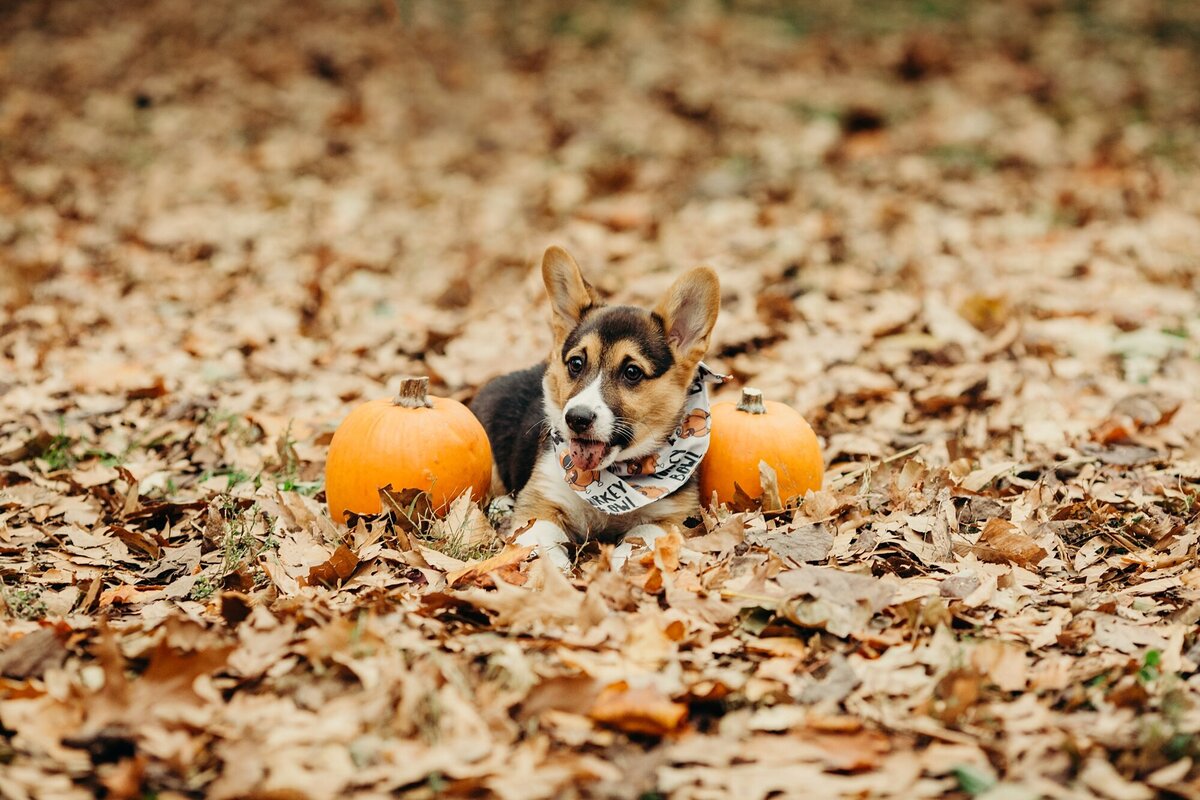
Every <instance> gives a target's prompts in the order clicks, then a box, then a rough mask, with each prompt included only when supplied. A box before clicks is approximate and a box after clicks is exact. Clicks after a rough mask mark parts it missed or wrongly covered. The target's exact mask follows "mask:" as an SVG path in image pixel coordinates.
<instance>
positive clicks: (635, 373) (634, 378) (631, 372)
mask: <svg viewBox="0 0 1200 800" xmlns="http://www.w3.org/2000/svg"><path fill="white" fill-rule="evenodd" d="M621 377H623V378H624V379H625V380H626V381H628V382H629V383H637V382H638V381H640V380H641V379H642V378H644V377H646V373H644V372H642V368H641V367H639V366H638V365H637V364H626V365H625V369H623V370H621Z"/></svg>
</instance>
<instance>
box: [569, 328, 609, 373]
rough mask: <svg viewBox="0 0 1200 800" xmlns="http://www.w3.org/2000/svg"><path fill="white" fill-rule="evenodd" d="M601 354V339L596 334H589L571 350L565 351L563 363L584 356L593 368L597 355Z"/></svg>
mask: <svg viewBox="0 0 1200 800" xmlns="http://www.w3.org/2000/svg"><path fill="white" fill-rule="evenodd" d="M601 352H603V351H602V349H601V346H600V337H599V336H598V335H596V334H595V333H587V334H584V335H583V337H582V338H580V340H579V341H578V342H575V345H574V346H573V347H572V348H571V349H569V350H567V349H565V348H564V349H563V361H566V360H567V359H569V358H570V357H571V356H574V355H582V356H583V357H584V360H585V361H586V362H587V364H588V366H591V365H592V364H593V363H595V361H596V357H597V354H599V353H601Z"/></svg>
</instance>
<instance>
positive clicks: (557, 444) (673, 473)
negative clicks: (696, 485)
mask: <svg viewBox="0 0 1200 800" xmlns="http://www.w3.org/2000/svg"><path fill="white" fill-rule="evenodd" d="M725 380H726V376H724V375H718V374H717V373H715V372H713V371H712V370H710V369H709V368H708V367H706V366H705V365H704V364H700V365H698V366H697V367H696V376H695V377H694V378H693V379H692V384H691V386H689V387H688V393H687V401H686V403H685V404H684V407H683V415H682V419H681V421H680V423H679V426H678V427H677V428H675V432H674V433H672V434H671V435H670V436H668V437H667V441H666V444H664V445H663V446H662V447H661V448H660V449H659V450H658V452H656V453H651V454H650V455H648V456H644V457H642V458H639V459H636V460H634V461H618V462H616V463H615V464H612V465H611V466H609V467H606V468H604V469H602V470H580V469H576V468H574V466H573V464H572V463H571V452H570V445H569V444H568V442H567V440H566V439H564V438H563V437H562V435H560V434H559V432H558V431H557V430H554V429H553V428H551V430H550V442H551V444H552V445H553V446H554V455H555V456H556V457H557V458H558V463H559V465H560V466H561V467H562V469H563V478H564V480H565V481H566V482H567V485H568V486H570V487H571V488H572V489H574V490H575V491H576V492H578V493H579V495H580V496H581V497H582V498H583V499H585V500H587V501H588V502H589V503H591V504H592V505H593V506H594V507H595V508H597V509H599V510H600V511H603V512H605V513H606V514H625V513H628V512H630V511H633V510H634V509H637V508H641V507H642V506H645V505H649V504H650V503H653V502H654V501H655V500H657V499H659V498H660V497H666V496H667V495H669V494H671V493H672V492H674V491H675V490H676V489H678V488H679V487H681V486H683V485H684V484H685V483H687V482H688V480H689V479H691V477H692V473H693V472H695V471H696V467H697V466H698V465H699V464H700V461H701V459H703V458H704V454H705V453H707V452H708V438H709V424H708V422H709V412H708V385H709V384H710V383H711V384H713V385H719V384H721V383H724V382H725Z"/></svg>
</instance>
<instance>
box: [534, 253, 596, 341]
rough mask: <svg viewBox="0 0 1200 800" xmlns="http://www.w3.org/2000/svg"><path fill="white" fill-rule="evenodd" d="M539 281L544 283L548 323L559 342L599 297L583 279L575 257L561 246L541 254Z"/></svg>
mask: <svg viewBox="0 0 1200 800" xmlns="http://www.w3.org/2000/svg"><path fill="white" fill-rule="evenodd" d="M542 281H544V282H545V284H546V294H547V295H548V296H549V297H550V308H551V310H552V311H553V314H552V315H551V319H550V324H551V326H552V327H553V328H554V336H555V338H556V339H558V340H559V341H561V340H563V339H565V338H567V335H568V334H569V333H570V332H571V331H572V330H574V329H575V326H576V325H578V324H579V320H580V319H582V318H583V315H584V313H585V312H587V310H588V309H589V308H591V307H592V306H595V305H599V303H600V297H599V295H597V294H596V290H595V289H593V288H592V287H591V285H590V284H588V282H587V281H585V280H584V279H583V273H582V272H580V271H579V265H578V264H576V263H575V259H573V258H571V256H570V254H569V253H567V251H566V250H563V249H562V248H561V247H549V248H547V249H546V255H544V256H542Z"/></svg>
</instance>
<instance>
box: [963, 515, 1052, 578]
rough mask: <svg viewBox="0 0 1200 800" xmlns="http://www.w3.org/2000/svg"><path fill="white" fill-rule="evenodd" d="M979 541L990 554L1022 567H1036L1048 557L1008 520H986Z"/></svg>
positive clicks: (1041, 548)
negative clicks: (986, 547)
mask: <svg viewBox="0 0 1200 800" xmlns="http://www.w3.org/2000/svg"><path fill="white" fill-rule="evenodd" d="M980 541H982V542H985V543H986V544H987V545H988V547H989V548H990V550H991V551H992V552H995V553H998V554H999V555H1000V556H1001V557H1003V558H1005V559H1007V560H1008V561H1011V562H1012V563H1014V564H1020V565H1021V566H1023V567H1034V566H1037V564H1038V563H1039V562H1040V561H1041V560H1042V559H1043V558H1045V557H1046V556H1047V555H1048V553H1047V552H1046V550H1045V548H1043V547H1042V546H1041V545H1039V544H1038V543H1037V542H1035V541H1034V540H1033V539H1032V538H1031V537H1029V536H1027V535H1026V534H1024V533H1021V532H1020V531H1019V530H1017V527H1016V526H1015V525H1013V524H1012V523H1011V522H1009V521H1008V520H1004V519H1000V518H999V517H995V518H993V519H990V520H988V523H987V525H985V526H984V527H983V535H982V537H981V538H980ZM988 560H992V559H988Z"/></svg>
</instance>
